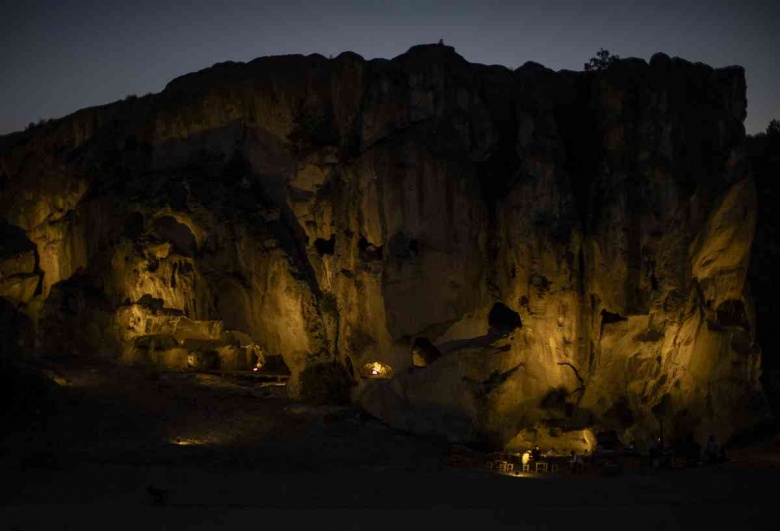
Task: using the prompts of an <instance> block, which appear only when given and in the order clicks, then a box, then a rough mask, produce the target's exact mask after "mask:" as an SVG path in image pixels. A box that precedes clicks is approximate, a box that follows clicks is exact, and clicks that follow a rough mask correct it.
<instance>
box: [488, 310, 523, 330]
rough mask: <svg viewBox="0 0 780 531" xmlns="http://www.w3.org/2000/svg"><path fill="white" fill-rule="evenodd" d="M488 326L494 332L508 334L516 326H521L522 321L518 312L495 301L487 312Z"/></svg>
mask: <svg viewBox="0 0 780 531" xmlns="http://www.w3.org/2000/svg"><path fill="white" fill-rule="evenodd" d="M488 326H489V327H490V330H491V331H492V332H494V333H497V334H509V333H511V332H513V331H514V330H515V329H517V328H522V327H523V322H522V320H521V319H520V314H519V313H517V312H516V311H514V310H511V309H510V308H508V307H507V306H506V305H504V304H502V303H500V302H497V303H495V304H494V305H493V307H492V308H491V309H490V313H489V314H488Z"/></svg>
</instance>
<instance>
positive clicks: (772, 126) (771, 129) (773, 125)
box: [766, 120, 780, 137]
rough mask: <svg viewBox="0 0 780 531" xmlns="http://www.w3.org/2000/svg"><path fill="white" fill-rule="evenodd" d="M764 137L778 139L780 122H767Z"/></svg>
mask: <svg viewBox="0 0 780 531" xmlns="http://www.w3.org/2000/svg"><path fill="white" fill-rule="evenodd" d="M766 135H767V136H778V137H780V120H772V121H770V122H769V125H768V126H766Z"/></svg>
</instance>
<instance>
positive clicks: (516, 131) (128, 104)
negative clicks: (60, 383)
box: [0, 45, 767, 447]
mask: <svg viewBox="0 0 780 531" xmlns="http://www.w3.org/2000/svg"><path fill="white" fill-rule="evenodd" d="M745 113H746V99H745V77H744V71H743V70H742V69H741V68H739V67H729V68H723V69H712V68H710V67H708V66H706V65H702V64H692V63H689V62H686V61H684V60H682V59H678V58H674V59H670V58H669V57H667V56H665V55H663V54H657V55H655V56H654V57H653V58H652V60H651V61H650V63H649V64H648V63H646V62H645V61H642V60H632V59H629V60H623V61H619V62H617V63H616V64H614V65H613V66H612V67H610V68H609V69H608V70H607V71H604V72H588V73H585V72H567V71H561V72H553V71H551V70H549V69H546V68H544V67H542V66H541V65H538V64H535V63H526V64H525V65H523V66H522V67H520V68H518V69H517V70H515V71H510V70H508V69H506V68H504V67H500V66H483V65H477V64H471V63H468V62H467V61H465V60H464V59H463V58H462V57H460V56H459V55H458V54H457V53H455V51H454V50H453V49H452V48H450V47H447V46H438V45H436V46H417V47H414V48H412V49H411V50H409V51H408V52H407V53H405V54H403V55H401V56H399V57H397V58H395V59H393V60H372V61H365V60H364V59H362V58H361V57H359V56H357V55H355V54H352V53H344V54H342V55H340V56H338V57H337V58H335V59H326V58H324V57H322V56H319V55H312V56H307V57H303V56H283V57H266V58H260V59H257V60H254V61H252V62H250V63H246V64H243V63H223V64H219V65H215V66H214V67H212V68H209V69H207V70H204V71H201V72H196V73H193V74H189V75H186V76H183V77H181V78H178V79H175V80H173V81H172V82H171V83H169V84H168V86H167V87H166V88H165V90H164V91H162V92H161V93H159V94H155V95H148V96H145V97H142V98H128V99H127V100H125V101H121V102H117V103H115V104H111V105H107V106H103V107H96V108H91V109H85V110H82V111H79V112H77V113H75V114H73V115H71V116H69V117H66V118H63V119H60V120H56V121H52V122H48V123H46V124H44V125H41V126H39V127H36V128H33V129H31V130H28V131H26V132H22V133H16V134H12V135H7V136H5V137H0V217H2V218H4V222H3V226H2V234H3V244H2V248H1V249H0V255H1V256H0V294H2V295H3V296H4V297H5V299H6V301H5V303H4V304H6V305H12V306H13V307H14V308H15V311H16V312H18V313H20V314H22V315H24V316H26V317H27V318H28V319H29V321H30V322H31V323H32V326H33V327H34V329H35V333H34V337H35V341H34V345H33V346H29V350H35V351H36V352H38V353H40V354H44V355H50V356H51V355H58V354H60V355H66V354H68V355H84V356H102V357H105V358H109V359H115V360H118V361H122V362H131V363H153V364H160V365H164V366H167V367H173V368H182V369H184V368H187V367H193V366H194V367H201V368H214V369H216V368H220V369H227V370H248V369H251V368H252V367H253V366H254V365H255V364H256V363H257V362H258V360H259V361H260V362H262V359H263V358H267V357H270V356H282V357H283V359H284V361H285V362H286V364H287V366H288V367H289V368H290V371H291V373H292V379H291V383H290V389H291V392H293V393H298V392H300V381H301V380H300V378H299V376H300V374H301V372H302V371H304V370H305V369H306V367H309V366H312V365H314V364H318V363H322V362H329V361H334V360H335V361H337V362H338V363H340V364H341V365H342V366H344V368H345V370H347V371H348V372H349V373H350V374H351V375H352V378H353V379H354V381H355V383H356V386H355V387H354V389H353V391H352V396H353V399H354V400H355V401H357V402H359V403H361V404H362V405H363V407H364V408H366V409H367V410H368V411H369V412H370V413H372V414H374V415H376V416H378V417H380V418H381V419H383V420H385V421H386V422H388V423H389V424H390V425H393V426H396V427H398V428H402V429H407V430H411V431H415V432H421V433H432V434H436V435H445V436H447V437H449V438H451V439H453V440H487V441H490V442H492V443H494V444H497V445H501V446H509V447H513V446H522V445H523V444H525V443H527V442H528V441H529V440H531V439H534V438H537V439H538V437H540V436H541V434H543V433H544V434H546V435H549V436H552V437H559V438H560V441H561V442H560V445H561V446H563V445H565V444H564V442H563V441H564V440H569V441H570V442H571V441H574V442H573V443H572V444H579V443H582V444H585V443H586V442H587V439H588V436H587V435H584V433H585V432H582V431H580V430H583V429H593V430H603V429H616V430H618V431H619V432H620V433H621V434H622V437H623V438H624V440H626V441H628V440H635V441H643V440H646V438H647V437H648V436H650V435H651V434H657V433H658V431H659V429H660V427H661V425H662V424H663V429H664V430H665V433H666V434H667V435H669V434H671V435H673V436H678V437H681V436H685V435H688V434H694V435H695V436H696V437H699V438H704V437H706V436H707V435H708V434H709V433H716V434H718V435H719V436H720V437H727V436H730V435H732V434H733V433H735V432H736V431H738V430H741V429H746V428H749V427H750V426H752V425H754V424H755V423H756V422H757V421H759V420H761V419H762V418H763V417H764V416H765V415H766V414H767V409H766V405H765V400H764V397H763V393H762V390H761V387H760V383H759V377H760V357H761V356H760V354H761V353H760V349H759V347H758V346H757V344H756V342H755V337H754V330H755V319H754V314H753V310H752V306H751V300H750V297H749V295H748V290H747V286H746V282H745V277H746V271H747V268H748V262H749V255H750V249H751V243H752V239H753V233H754V225H755V211H756V192H755V190H754V185H753V182H752V180H751V177H750V174H749V169H748V167H747V164H746V158H745V153H744V141H745V138H744V137H745V134H744V128H743V125H742V122H743V120H744V118H745ZM24 337H28V336H24ZM413 351H414V352H415V355H414V356H413V354H412V352H413ZM413 361H414V362H415V363H414V365H417V366H413ZM390 376H392V377H390ZM588 433H589V432H588ZM567 437H568V439H567ZM588 444H590V443H588Z"/></svg>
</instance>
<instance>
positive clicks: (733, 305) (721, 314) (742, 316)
mask: <svg viewBox="0 0 780 531" xmlns="http://www.w3.org/2000/svg"><path fill="white" fill-rule="evenodd" d="M715 313H716V315H717V316H718V324H719V325H720V326H730V327H739V328H744V329H745V330H747V331H750V323H749V322H748V319H747V314H746V312H745V305H744V304H743V303H742V301H740V300H734V299H729V300H726V301H723V302H721V303H720V304H719V305H718V308H717V309H716V310H715Z"/></svg>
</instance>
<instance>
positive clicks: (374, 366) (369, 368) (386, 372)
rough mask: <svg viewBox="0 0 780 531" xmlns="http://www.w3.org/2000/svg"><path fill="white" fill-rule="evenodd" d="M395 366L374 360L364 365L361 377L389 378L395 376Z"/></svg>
mask: <svg viewBox="0 0 780 531" xmlns="http://www.w3.org/2000/svg"><path fill="white" fill-rule="evenodd" d="M394 373H395V371H393V368H392V367H391V366H390V365H387V364H386V363H381V362H378V361H374V362H372V363H366V364H365V365H363V368H362V370H361V371H360V377H361V378H365V379H389V378H392V377H393V374H394Z"/></svg>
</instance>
